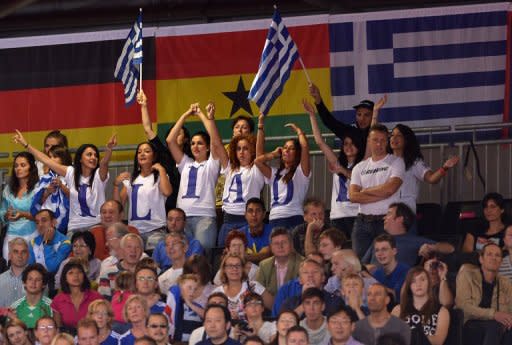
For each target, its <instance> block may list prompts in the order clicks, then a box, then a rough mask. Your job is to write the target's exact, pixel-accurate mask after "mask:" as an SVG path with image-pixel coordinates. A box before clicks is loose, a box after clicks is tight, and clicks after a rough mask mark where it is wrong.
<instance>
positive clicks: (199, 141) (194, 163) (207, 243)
mask: <svg viewBox="0 0 512 345" xmlns="http://www.w3.org/2000/svg"><path fill="white" fill-rule="evenodd" d="M206 111H207V115H205V114H204V113H203V112H202V110H201V108H199V103H195V104H192V105H190V108H189V109H188V110H187V111H186V112H185V113H184V114H183V115H182V116H181V117H180V118H179V119H178V121H177V122H176V124H175V125H174V127H173V128H172V130H171V132H170V133H169V137H168V138H167V142H168V143H169V149H170V151H171V154H172V156H173V157H174V160H175V161H176V163H177V164H178V170H179V172H180V174H181V181H180V189H179V192H178V200H177V202H176V205H177V206H178V207H179V208H181V209H182V210H184V211H185V213H186V214H187V224H186V227H185V231H186V232H187V234H189V235H192V236H193V237H194V238H196V239H197V240H199V242H201V245H202V246H203V247H204V248H205V249H207V250H208V249H210V248H213V247H214V246H215V239H216V238H217V224H216V211H215V184H216V183H217V178H218V177H219V169H220V162H219V160H224V161H225V160H227V154H226V150H225V149H224V146H222V141H221V139H220V136H219V133H218V131H217V127H216V126H215V123H214V121H215V120H214V119H213V115H214V113H215V106H214V105H213V103H210V104H208V105H207V107H206ZM192 115H196V116H198V117H199V119H200V120H201V121H202V123H203V125H204V126H205V128H206V130H207V131H208V133H205V132H203V131H200V132H197V133H195V134H194V135H193V136H192V140H191V148H192V157H190V156H188V155H187V154H186V153H185V152H184V151H183V148H182V147H181V146H180V145H179V142H178V137H179V134H180V131H181V129H182V127H183V124H184V123H185V121H186V119H187V118H188V117H189V116H192ZM210 138H211V144H210Z"/></svg>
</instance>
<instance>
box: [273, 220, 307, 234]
mask: <svg viewBox="0 0 512 345" xmlns="http://www.w3.org/2000/svg"><path fill="white" fill-rule="evenodd" d="M302 223H304V217H303V216H291V217H286V218H277V219H274V220H271V221H269V222H268V224H269V225H270V227H271V228H272V229H274V228H279V227H283V228H287V229H288V231H289V232H290V233H291V232H292V230H293V229H294V228H295V227H296V226H297V225H300V224H302Z"/></svg>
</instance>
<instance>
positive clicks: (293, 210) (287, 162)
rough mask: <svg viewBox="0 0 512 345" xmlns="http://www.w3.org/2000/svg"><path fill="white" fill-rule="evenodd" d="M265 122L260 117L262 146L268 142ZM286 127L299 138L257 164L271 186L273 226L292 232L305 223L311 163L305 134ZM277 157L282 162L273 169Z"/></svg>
mask: <svg viewBox="0 0 512 345" xmlns="http://www.w3.org/2000/svg"><path fill="white" fill-rule="evenodd" d="M264 119H265V117H264V116H263V115H260V116H259V118H258V143H261V145H262V146H263V145H264V142H265V133H264ZM285 127H290V128H291V129H292V130H293V131H294V132H295V133H296V134H297V139H290V140H287V141H285V143H284V146H283V147H277V148H276V149H275V150H274V151H272V152H270V153H265V154H262V155H260V156H258V157H257V158H256V159H255V160H254V164H256V166H257V167H258V169H260V171H261V172H262V173H263V176H265V183H266V184H268V185H270V194H271V209H270V216H269V219H270V222H269V224H270V226H271V227H272V228H275V227H285V228H287V229H288V230H289V231H291V230H292V229H293V228H294V227H296V226H297V225H299V224H302V223H303V222H304V218H303V203H304V199H305V197H306V193H307V191H308V187H309V180H310V179H311V162H310V157H309V145H308V140H307V138H306V135H305V134H304V132H303V131H302V130H301V129H300V128H299V127H297V126H296V125H295V124H293V123H288V124H286V125H285ZM277 158H279V159H280V163H279V167H278V168H274V167H271V166H270V165H269V162H270V161H271V160H273V159H277Z"/></svg>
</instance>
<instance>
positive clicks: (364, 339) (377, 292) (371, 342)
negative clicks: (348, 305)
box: [352, 283, 411, 345]
mask: <svg viewBox="0 0 512 345" xmlns="http://www.w3.org/2000/svg"><path fill="white" fill-rule="evenodd" d="M367 297H368V309H369V310H370V315H368V317H366V318H364V319H362V320H359V321H358V322H356V327H355V330H354V333H353V334H352V336H353V337H354V339H356V340H357V341H360V342H361V343H363V344H366V345H376V343H377V336H376V335H377V334H378V335H383V334H390V333H394V334H399V335H400V336H401V337H402V339H403V340H404V341H405V344H410V343H411V329H410V328H409V326H408V325H407V324H406V323H405V322H404V321H402V320H400V319H399V318H397V317H396V316H393V315H391V314H390V313H389V311H388V309H387V306H388V304H389V302H390V298H389V295H388V291H387V288H386V287H385V286H384V285H382V284H380V283H377V284H373V285H372V286H370V288H369V289H368V296H367Z"/></svg>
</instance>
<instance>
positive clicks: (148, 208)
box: [123, 174, 166, 234]
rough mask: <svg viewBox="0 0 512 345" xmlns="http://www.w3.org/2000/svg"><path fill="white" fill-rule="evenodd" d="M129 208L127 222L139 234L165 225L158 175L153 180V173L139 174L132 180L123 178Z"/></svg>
mask: <svg viewBox="0 0 512 345" xmlns="http://www.w3.org/2000/svg"><path fill="white" fill-rule="evenodd" d="M123 185H124V186H125V188H126V192H127V195H128V200H129V201H130V209H129V210H128V224H129V225H131V226H134V227H136V228H137V230H139V232H140V233H141V234H143V233H146V232H150V231H152V230H155V229H158V228H161V227H164V226H165V225H166V214H165V199H166V198H165V196H164V195H163V194H162V192H161V191H160V176H158V178H157V179H156V181H155V178H154V175H153V174H149V175H148V176H145V177H144V176H142V175H139V176H137V177H136V178H135V180H133V184H132V183H130V181H129V180H124V181H123Z"/></svg>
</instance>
